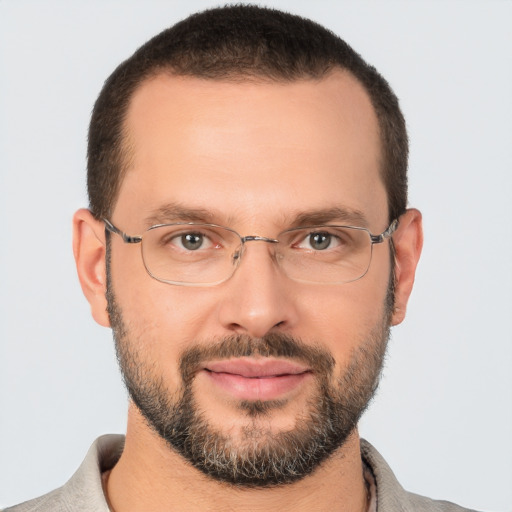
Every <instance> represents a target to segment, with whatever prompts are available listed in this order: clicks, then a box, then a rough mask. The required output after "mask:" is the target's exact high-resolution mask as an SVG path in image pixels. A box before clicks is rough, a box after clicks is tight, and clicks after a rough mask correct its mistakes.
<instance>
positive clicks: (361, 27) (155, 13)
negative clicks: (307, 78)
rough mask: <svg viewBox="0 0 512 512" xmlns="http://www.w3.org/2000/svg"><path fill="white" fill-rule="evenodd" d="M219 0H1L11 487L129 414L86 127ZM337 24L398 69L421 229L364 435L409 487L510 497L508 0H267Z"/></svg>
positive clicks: (23, 490)
mask: <svg viewBox="0 0 512 512" xmlns="http://www.w3.org/2000/svg"><path fill="white" fill-rule="evenodd" d="M212 5H215V3H214V2H211V1H206V0H205V1H200V0H188V1H187V2H172V1H156V0H146V1H144V2H143V1H130V0H123V1H108V0H107V1H105V0H103V1H91V0H89V1H88V2H85V1H51V0H46V1H32V2H30V1H24V0H10V1H9V0H0V52H1V53H0V66H1V68H0V123H1V125H0V228H1V229H0V233H1V237H0V273H1V274H0V329H1V331H0V340H1V345H0V365H1V366H0V506H5V505H8V504H13V503H14V502H18V501H21V500H25V499H28V498H30V497H34V496H36V495H39V494H42V493H44V492H46V491H49V490H51V489H53V488H55V487H57V486H59V485H61V484H62V483H64V482H65V481H66V480H67V478H69V476H70V475H71V474H72V473H73V472H74V471H75V469H76V468H77V467H78V465H79V464H80V462H81V460H82V458H83V456H84V455H85V453H86V451H87V449H88V446H89V445H90V443H91V442H92V441H93V440H94V438H95V437H97V436H98V435H100V434H102V433H106V432H123V431H124V425H125V419H126V418H125V416H126V402H127V398H126V393H125V391H124V389H123V387H122V385H121V381H120V378H119V374H118V370H117V367H116V362H115V357H114V353H113V347H112V341H111V333H110V331H109V330H108V329H103V328H100V327H99V326H97V325H96V324H95V323H94V322H93V320H92V319H91V317H90V314H89V309H88V304H87V303H86V301H85V299H84V298H83V296H82V294H81V290H80V288H79V285H78V281H77V279H76V274H75V270H74V262H73V258H72V253H71V216H72V214H73V212H74V210H75V209H77V208H79V207H81V206H85V205H86V204H87V201H86V195H85V148H86V132H87V125H88V121H89V115H90V111H91V108H92V105H93V102H94V100H95V98H96V96H97V94H98V92H99V90H100V88H101V85H102V83H103V81H104V80H105V78H106V77H107V76H108V74H109V73H110V72H111V71H112V70H113V69H114V67H115V66H116V65H117V64H118V63H119V62H120V61H121V60H123V59H125V58H126V57H128V56H129V55H130V54H131V53H132V52H133V51H134V50H135V49H136V48H137V47H138V46H140V45H141V44H142V43H143V42H145V41H146V40H147V39H148V38H150V37H151V36H153V35H154V34H156V33H157V32H159V31H160V30H161V29H163V28H165V27H167V26H169V25H171V24H173V23H174V22H176V21H178V20H179V19H181V18H183V17H185V16H186V15H187V14H189V13H191V12H193V11H195V10H199V9H202V8H206V7H208V6H212ZM266 5H272V6H278V7H280V8H283V9H285V10H289V11H293V12H295V13H298V14H302V15H306V16H308V17H311V18H313V19H314V20H316V21H319V22H320V23H322V24H324V25H326V26H327V27H329V28H330V29H332V30H333V31H335V32H336V33H338V34H340V35H341V36H342V37H343V38H344V39H346V41H347V42H348V43H349V44H351V45H352V46H354V48H355V49H356V50H357V51H358V52H360V53H361V54H362V55H363V57H364V58H365V59H367V60H368V61H369V62H371V63H372V64H374V65H375V66H376V67H377V68H378V69H379V70H380V71H381V73H383V75H384V76H385V77H386V78H387V79H388V80H389V81H390V83H391V85H392V86H393V87H394V89H395V91H396V93H397V95H398V96H399V98H400V100H401V105H402V107H403V110H404V112H405V115H406V118H407V122H408V127H409V132H410V139H411V159H410V204H411V205H412V206H415V207H418V208H420V209H421V210H422V212H423V215H424V224H425V249H424V253H423V257H422V260H421V262H420V268H419V270H418V275H417V281H416V287H415V291H414V292H413V296H412V299H411V302H410V307H409V312H408V318H407V319H406V321H405V323H404V324H403V325H402V326H399V327H397V328H395V329H394V331H393V335H392V341H391V346H390V351H389V357H388V359H387V363H386V368H385V371H384V376H383V380H382V383H381V387H380V391H379V393H378V395H377V397H376V399H375V401H374V403H373V405H372V406H371V408H370V409H369V411H368V413H367V414H366V416H365V417H364V419H363V422H362V425H361V432H362V435H363V436H365V437H366V438H368V439H369V440H370V441H371V442H372V443H373V444H374V445H375V446H376V447H377V448H378V449H379V451H381V453H382V454H383V455H384V456H385V457H386V459H387V460H388V462H389V463H390V465H391V467H392V468H393V469H394V471H395V473H396V475H397V477H398V478H399V480H400V481H401V483H402V484H403V485H404V487H406V488H407V489H408V490H411V491H414V492H417V493H420V494H426V495H429V496H432V497H437V498H445V499H448V500H451V501H455V502H458V503H460V504H462V505H465V506H468V507H473V508H476V509H483V510H490V511H512V371H511V368H512V320H511V318H512V255H511V254H512V200H511V197H512V121H511V120H512V59H511V57H512V31H511V27H512V3H511V2H510V1H493V0H485V1H470V0H466V1H379V2H377V1H375V2H370V1H339V0H338V1H318V0H317V1H315V2H312V1H299V0H293V1H291V0H282V1H278V0H276V1H267V2H266Z"/></svg>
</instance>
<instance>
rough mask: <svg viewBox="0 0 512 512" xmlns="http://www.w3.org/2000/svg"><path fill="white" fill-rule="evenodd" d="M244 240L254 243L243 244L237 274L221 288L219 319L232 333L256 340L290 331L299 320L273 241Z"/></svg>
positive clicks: (291, 283)
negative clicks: (277, 259)
mask: <svg viewBox="0 0 512 512" xmlns="http://www.w3.org/2000/svg"><path fill="white" fill-rule="evenodd" d="M246 240H247V241H251V242H254V243H250V244H246V245H245V247H244V249H243V257H242V259H241V261H240V264H239V266H238V268H237V270H236V272H235V273H234V274H233V276H232V277H231V278H230V279H229V280H228V281H226V282H225V283H224V285H223V288H224V290H223V293H224V295H223V297H222V299H221V301H220V304H219V310H218V311H219V320H220V322H221V324H222V326H223V327H224V328H225V329H227V330H229V331H231V332H233V333H236V334H247V335H250V336H252V337H257V338H260V337H262V336H264V335H265V334H267V333H269V332H270V331H272V330H276V329H280V330H282V331H286V330H289V329H290V328H291V327H293V326H294V325H295V324H296V323H297V319H298V313H297V308H296V304H297V302H296V299H297V294H294V293H292V292H293V290H292V288H293V286H294V284H293V282H291V280H290V279H288V278H287V277H286V276H285V275H284V274H283V273H282V272H281V270H280V269H279V267H278V264H277V261H276V258H275V256H274V250H273V247H272V246H273V240H271V239H263V238H260V237H251V238H247V239H246ZM262 242H263V243H262ZM265 242H270V243H265Z"/></svg>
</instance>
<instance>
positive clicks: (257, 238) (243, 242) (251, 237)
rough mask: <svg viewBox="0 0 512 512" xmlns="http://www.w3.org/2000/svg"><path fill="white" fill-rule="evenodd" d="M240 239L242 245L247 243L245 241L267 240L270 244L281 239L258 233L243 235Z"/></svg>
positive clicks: (276, 242)
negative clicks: (258, 234)
mask: <svg viewBox="0 0 512 512" xmlns="http://www.w3.org/2000/svg"><path fill="white" fill-rule="evenodd" d="M240 241H241V242H242V245H243V244H245V242H267V243H269V244H278V243H279V240H277V239H276V238H269V237H267V236H257V235H249V236H241V237H240Z"/></svg>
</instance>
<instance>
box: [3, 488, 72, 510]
mask: <svg viewBox="0 0 512 512" xmlns="http://www.w3.org/2000/svg"><path fill="white" fill-rule="evenodd" d="M61 490H62V487H59V488H58V489H55V490H54V491H52V492H49V493H48V494H45V495H44V496H40V497H39V498H35V499H33V500H30V501H25V502H24V503H20V504H19V505H14V506H13V507H9V508H6V509H4V510H3V512H44V511H48V512H49V511H53V512H64V511H68V510H69V509H67V508H63V506H62V500H61Z"/></svg>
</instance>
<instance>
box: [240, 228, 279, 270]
mask: <svg viewBox="0 0 512 512" xmlns="http://www.w3.org/2000/svg"><path fill="white" fill-rule="evenodd" d="M239 237H240V246H239V248H238V250H237V251H235V253H234V254H233V262H234V263H236V265H237V267H238V265H239V264H240V261H241V259H242V255H243V253H244V251H245V244H246V242H266V243H268V244H278V243H279V240H277V239H276V238H269V237H267V236H258V235H248V236H240V235H239Z"/></svg>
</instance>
